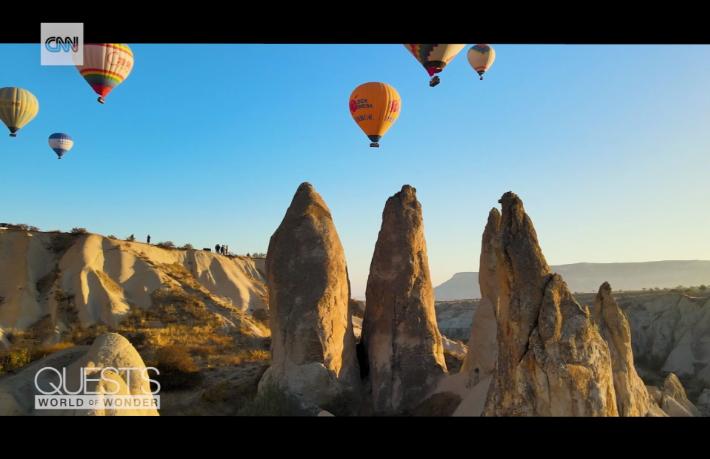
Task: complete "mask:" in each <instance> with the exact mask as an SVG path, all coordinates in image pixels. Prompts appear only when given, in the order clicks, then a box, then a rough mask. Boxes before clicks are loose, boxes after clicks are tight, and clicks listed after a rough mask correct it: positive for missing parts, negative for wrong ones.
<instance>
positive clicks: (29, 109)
mask: <svg viewBox="0 0 710 459" xmlns="http://www.w3.org/2000/svg"><path fill="white" fill-rule="evenodd" d="M37 112H39V102H38V101H37V98H36V97H35V96H34V94H32V93H31V92H29V91H28V90H26V89H22V88H0V119H2V121H3V123H5V125H6V126H7V128H8V129H9V130H10V137H16V136H17V131H19V130H20V129H22V127H23V126H25V125H26V124H27V123H29V122H30V121H32V119H33V118H34V117H35V116H37Z"/></svg>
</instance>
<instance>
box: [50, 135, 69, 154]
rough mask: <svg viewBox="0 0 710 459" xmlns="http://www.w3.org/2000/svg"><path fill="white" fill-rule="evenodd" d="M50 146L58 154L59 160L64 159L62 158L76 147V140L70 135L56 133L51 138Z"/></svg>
mask: <svg viewBox="0 0 710 459" xmlns="http://www.w3.org/2000/svg"><path fill="white" fill-rule="evenodd" d="M49 146H50V148H52V150H54V152H55V153H56V154H57V159H62V156H64V154H65V153H66V152H68V151H69V150H71V149H72V147H73V146H74V140H72V138H71V137H69V135H68V134H64V133H63V132H55V133H54V134H52V135H50V136H49Z"/></svg>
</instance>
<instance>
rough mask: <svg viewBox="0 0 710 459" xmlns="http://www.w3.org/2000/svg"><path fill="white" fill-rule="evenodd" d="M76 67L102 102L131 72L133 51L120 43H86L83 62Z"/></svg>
mask: <svg viewBox="0 0 710 459" xmlns="http://www.w3.org/2000/svg"><path fill="white" fill-rule="evenodd" d="M76 68H77V69H78V70H79V73H80V74H81V76H83V77H84V79H85V80H86V81H87V82H88V83H89V85H91V87H92V89H93V90H94V92H96V94H98V95H99V99H98V101H99V102H100V103H102V104H103V103H104V101H105V98H106V96H108V94H109V93H110V92H111V91H112V90H113V88H115V87H116V86H118V85H119V84H121V83H122V82H123V80H125V79H126V78H128V75H129V74H130V73H131V70H132V69H133V52H132V51H131V48H129V47H128V45H125V44H122V43H98V44H87V45H84V64H83V65H77V66H76Z"/></svg>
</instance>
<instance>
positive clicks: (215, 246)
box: [214, 244, 220, 254]
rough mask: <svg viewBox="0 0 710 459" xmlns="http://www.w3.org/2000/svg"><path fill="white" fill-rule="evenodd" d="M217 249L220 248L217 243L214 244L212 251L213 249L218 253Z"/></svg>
mask: <svg viewBox="0 0 710 459" xmlns="http://www.w3.org/2000/svg"><path fill="white" fill-rule="evenodd" d="M219 249H220V246H219V244H215V245H214V251H215V253H217V254H219Z"/></svg>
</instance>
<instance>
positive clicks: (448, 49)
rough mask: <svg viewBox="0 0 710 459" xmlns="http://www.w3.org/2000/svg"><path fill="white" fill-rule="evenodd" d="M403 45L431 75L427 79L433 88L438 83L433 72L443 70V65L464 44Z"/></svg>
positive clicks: (444, 65) (437, 78) (452, 57)
mask: <svg viewBox="0 0 710 459" xmlns="http://www.w3.org/2000/svg"><path fill="white" fill-rule="evenodd" d="M404 46H405V47H406V48H407V49H408V50H409V52H410V53H412V54H413V55H414V57H415V58H416V59H417V60H418V61H419V62H420V63H421V64H422V65H423V66H424V69H425V70H426V71H427V73H429V76H430V77H432V79H431V80H430V81H429V86H431V87H432V88H433V87H434V86H436V85H437V84H439V77H438V76H434V74H436V73H439V72H441V71H442V70H444V67H446V65H447V64H448V63H449V62H451V61H452V60H453V59H454V57H456V55H457V54H458V53H459V52H461V50H462V49H463V48H464V47H465V46H466V45H445V44H434V45H422V44H405V45H404Z"/></svg>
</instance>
